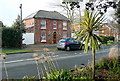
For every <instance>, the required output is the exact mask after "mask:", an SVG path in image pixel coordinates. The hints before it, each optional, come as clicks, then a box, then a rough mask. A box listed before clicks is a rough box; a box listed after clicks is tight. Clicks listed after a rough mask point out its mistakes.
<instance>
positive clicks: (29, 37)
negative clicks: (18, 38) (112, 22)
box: [22, 33, 34, 45]
mask: <svg viewBox="0 0 120 81" xmlns="http://www.w3.org/2000/svg"><path fill="white" fill-rule="evenodd" d="M22 38H23V39H24V40H23V41H22V44H26V45H28V44H34V33H25V34H23V37H22Z"/></svg>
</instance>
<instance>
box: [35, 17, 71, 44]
mask: <svg viewBox="0 0 120 81" xmlns="http://www.w3.org/2000/svg"><path fill="white" fill-rule="evenodd" d="M41 20H43V19H35V43H37V44H40V43H56V42H57V41H58V40H59V39H60V38H62V37H63V32H66V33H67V37H70V23H69V22H68V24H67V30H63V21H61V20H56V22H57V28H56V29H53V21H54V20H52V19H45V20H46V29H41V26H40V22H41ZM42 32H46V42H41V33H42ZM54 32H55V33H56V42H54V38H53V34H54Z"/></svg>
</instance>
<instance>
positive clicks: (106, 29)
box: [99, 23, 115, 37]
mask: <svg viewBox="0 0 120 81" xmlns="http://www.w3.org/2000/svg"><path fill="white" fill-rule="evenodd" d="M99 35H100V36H114V37H115V29H114V28H113V27H111V26H109V25H108V24H107V23H105V24H104V25H103V26H102V27H101V28H100V31H99Z"/></svg>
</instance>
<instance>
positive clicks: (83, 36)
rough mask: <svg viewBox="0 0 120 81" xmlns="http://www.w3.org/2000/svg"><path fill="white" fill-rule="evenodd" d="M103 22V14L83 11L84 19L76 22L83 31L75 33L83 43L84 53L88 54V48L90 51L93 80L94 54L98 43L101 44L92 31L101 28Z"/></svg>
mask: <svg viewBox="0 0 120 81" xmlns="http://www.w3.org/2000/svg"><path fill="white" fill-rule="evenodd" d="M103 20H104V16H103V14H100V13H97V12H96V13H94V12H90V11H88V10H85V11H84V18H83V20H82V21H80V22H78V23H80V24H81V26H83V29H82V30H80V31H79V32H77V33H76V35H77V36H78V39H79V40H82V42H85V45H84V52H85V53H88V48H89V47H90V48H91V49H92V68H93V76H92V77H93V79H94V78H95V53H96V50H98V49H99V45H98V43H101V42H102V39H101V38H100V37H99V36H97V35H95V34H94V33H93V31H94V30H97V29H99V27H101V25H102V22H103Z"/></svg>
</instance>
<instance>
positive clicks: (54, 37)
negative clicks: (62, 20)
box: [53, 32, 56, 44]
mask: <svg viewBox="0 0 120 81" xmlns="http://www.w3.org/2000/svg"><path fill="white" fill-rule="evenodd" d="M53 43H54V44H56V32H54V33H53Z"/></svg>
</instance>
